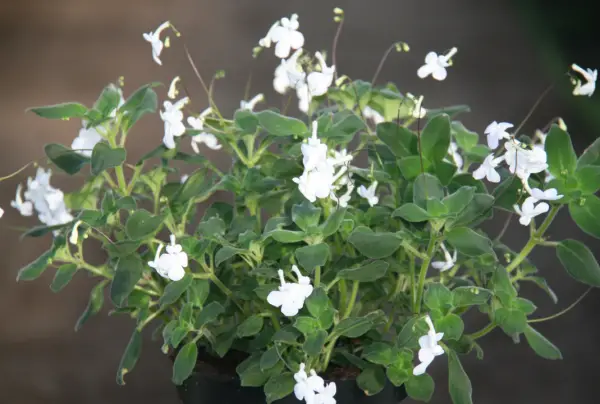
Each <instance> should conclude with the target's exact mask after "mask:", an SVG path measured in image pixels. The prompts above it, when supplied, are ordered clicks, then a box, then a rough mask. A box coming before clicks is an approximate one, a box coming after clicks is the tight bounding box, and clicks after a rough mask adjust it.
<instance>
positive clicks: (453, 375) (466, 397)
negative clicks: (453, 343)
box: [448, 351, 473, 404]
mask: <svg viewBox="0 0 600 404" xmlns="http://www.w3.org/2000/svg"><path fill="white" fill-rule="evenodd" d="M448 388H449V390H450V397H452V402H453V403H454V404H473V399H472V397H471V396H472V394H473V388H472V387H471V381H470V380H469V376H467V373H466V372H465V370H464V369H463V367H462V364H461V363H460V359H458V355H456V353H455V352H454V351H449V352H448Z"/></svg>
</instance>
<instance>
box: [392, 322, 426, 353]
mask: <svg viewBox="0 0 600 404" xmlns="http://www.w3.org/2000/svg"><path fill="white" fill-rule="evenodd" d="M428 329H429V327H428V326H427V323H426V322H425V320H424V318H423V317H412V318H410V319H409V320H408V321H407V322H406V324H404V326H403V327H402V329H401V330H400V333H399V334H398V337H397V338H396V345H397V346H398V347H400V348H416V347H418V346H419V344H418V343H417V341H418V339H419V338H420V337H421V336H422V335H425V334H427V330H428Z"/></svg>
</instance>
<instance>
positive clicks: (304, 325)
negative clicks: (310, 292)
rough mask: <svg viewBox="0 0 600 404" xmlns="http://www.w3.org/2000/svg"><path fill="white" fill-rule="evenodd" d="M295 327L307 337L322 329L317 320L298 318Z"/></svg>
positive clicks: (304, 317)
mask: <svg viewBox="0 0 600 404" xmlns="http://www.w3.org/2000/svg"><path fill="white" fill-rule="evenodd" d="M294 327H295V328H296V329H297V330H298V331H300V332H301V333H302V334H304V335H305V336H306V335H309V334H312V333H314V332H316V331H318V330H319V329H320V328H321V325H320V324H319V321H318V320H317V319H315V318H312V317H307V316H297V317H296V320H295V321H294Z"/></svg>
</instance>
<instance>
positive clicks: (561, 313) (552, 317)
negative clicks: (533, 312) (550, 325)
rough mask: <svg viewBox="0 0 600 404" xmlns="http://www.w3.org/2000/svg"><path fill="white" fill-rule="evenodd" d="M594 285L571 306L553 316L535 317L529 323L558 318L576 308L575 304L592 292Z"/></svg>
mask: <svg viewBox="0 0 600 404" xmlns="http://www.w3.org/2000/svg"><path fill="white" fill-rule="evenodd" d="M592 289H593V287H592V286H590V287H589V288H587V290H586V291H585V292H583V294H582V295H581V296H579V297H578V298H577V300H575V301H574V302H573V303H572V304H571V305H570V306H569V307H567V308H566V309H564V310H561V311H559V312H558V313H556V314H553V315H551V316H548V317H542V318H533V319H531V320H527V322H528V323H543V322H544V321H548V320H554V319H555V318H558V317H560V316H562V315H563V314H565V313H567V312H568V311H569V310H571V309H572V308H574V307H575V306H577V305H578V304H579V303H580V302H581V301H582V300H583V299H584V298H585V297H586V296H587V295H588V293H590V292H591V291H592Z"/></svg>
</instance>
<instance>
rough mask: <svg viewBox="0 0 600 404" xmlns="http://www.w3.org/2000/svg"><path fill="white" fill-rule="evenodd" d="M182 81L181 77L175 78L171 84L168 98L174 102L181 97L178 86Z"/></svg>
mask: <svg viewBox="0 0 600 404" xmlns="http://www.w3.org/2000/svg"><path fill="white" fill-rule="evenodd" d="M180 81H181V77H179V76H177V77H175V78H174V79H173V80H172V81H171V84H170V85H169V91H168V92H167V97H169V98H170V99H172V100H174V99H175V98H177V96H178V95H179V90H177V84H178V83H179V82H180Z"/></svg>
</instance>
